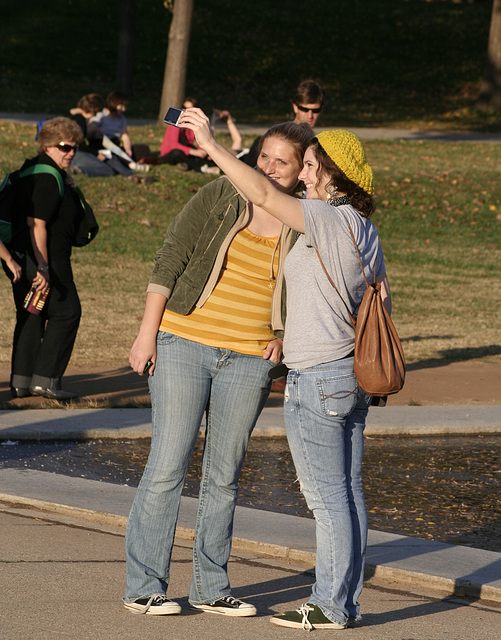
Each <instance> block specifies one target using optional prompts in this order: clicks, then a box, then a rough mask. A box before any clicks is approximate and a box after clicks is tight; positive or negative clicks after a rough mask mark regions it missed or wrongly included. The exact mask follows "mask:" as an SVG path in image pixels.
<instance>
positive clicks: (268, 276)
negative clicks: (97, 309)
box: [160, 228, 278, 356]
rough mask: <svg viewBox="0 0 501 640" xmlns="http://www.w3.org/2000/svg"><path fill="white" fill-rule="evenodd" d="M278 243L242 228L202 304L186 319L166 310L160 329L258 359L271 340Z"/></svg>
mask: <svg viewBox="0 0 501 640" xmlns="http://www.w3.org/2000/svg"><path fill="white" fill-rule="evenodd" d="M277 245H278V236H277V237H274V238H264V237H261V236H257V235H255V234H254V233H252V232H251V231H249V229H247V228H245V229H242V230H241V231H239V232H238V233H237V235H236V236H235V238H234V239H233V241H232V243H231V244H230V247H229V249H228V252H227V255H226V259H225V263H224V265H223V269H222V271H221V275H220V277H219V280H218V283H217V284H216V286H215V288H214V290H213V291H212V294H211V295H210V297H209V298H208V300H207V302H206V303H205V304H204V305H203V306H202V307H201V308H198V307H195V309H194V310H193V311H192V312H191V313H189V314H188V315H187V316H183V315H180V314H177V313H174V312H172V311H168V310H167V309H166V310H165V311H164V314H163V317H162V322H161V323H160V330H161V331H166V332H167V333H173V334H175V335H177V336H180V337H181V338H186V339H187V340H193V341H194V342H200V343H202V344H206V345H208V346H211V347H220V348H222V349H230V350H231V351H236V352H238V353H245V354H248V355H256V356H261V355H262V354H263V350H264V349H265V347H266V345H267V344H268V342H269V341H270V340H272V339H273V338H274V335H273V332H272V331H271V329H270V316H271V297H272V294H273V287H274V282H275V275H276V273H277V268H278V251H277V250H276V249H277ZM272 263H273V265H272Z"/></svg>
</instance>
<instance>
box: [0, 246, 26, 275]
mask: <svg viewBox="0 0 501 640" xmlns="http://www.w3.org/2000/svg"><path fill="white" fill-rule="evenodd" d="M0 258H1V259H2V260H3V261H4V262H5V264H6V265H7V267H8V268H9V270H10V271H11V272H12V276H13V278H12V280H13V282H17V281H18V280H19V278H20V277H21V273H22V269H21V266H20V265H19V264H17V262H16V261H15V260H14V258H13V257H12V255H11V253H10V251H9V250H8V249H7V247H6V246H5V245H4V243H3V242H2V241H1V240H0Z"/></svg>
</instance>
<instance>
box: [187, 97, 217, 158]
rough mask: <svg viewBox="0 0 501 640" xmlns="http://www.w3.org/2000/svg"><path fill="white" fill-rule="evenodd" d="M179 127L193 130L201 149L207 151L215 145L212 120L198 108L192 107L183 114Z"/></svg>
mask: <svg viewBox="0 0 501 640" xmlns="http://www.w3.org/2000/svg"><path fill="white" fill-rule="evenodd" d="M178 126H179V127H180V128H181V129H191V131H193V133H194V134H195V140H196V142H197V144H198V146H199V147H201V148H202V149H204V150H205V151H207V153H208V148H210V147H211V145H212V144H214V143H215V140H214V137H213V135H212V131H211V128H210V120H209V118H208V117H207V116H206V115H205V113H204V112H203V111H202V109H199V108H198V107H190V108H189V109H186V110H185V111H183V113H182V114H181V116H180V118H179V121H178Z"/></svg>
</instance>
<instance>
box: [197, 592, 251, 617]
mask: <svg viewBox="0 0 501 640" xmlns="http://www.w3.org/2000/svg"><path fill="white" fill-rule="evenodd" d="M190 606H191V607H193V608H194V609H201V610H202V611H206V612H207V613H220V614H221V615H223V616H238V617H242V618H243V617H246V616H255V615H256V613H257V610H256V607H255V606H254V605H253V604H249V603H248V602H242V601H241V600H237V599H236V598H233V597H232V596H223V597H222V598H219V600H215V601H214V602H211V603H209V604H190Z"/></svg>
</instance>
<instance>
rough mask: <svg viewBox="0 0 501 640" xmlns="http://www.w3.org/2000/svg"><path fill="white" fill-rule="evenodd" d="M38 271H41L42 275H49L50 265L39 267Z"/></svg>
mask: <svg viewBox="0 0 501 640" xmlns="http://www.w3.org/2000/svg"><path fill="white" fill-rule="evenodd" d="M38 271H40V273H47V272H48V271H49V265H48V264H46V265H45V266H43V267H38Z"/></svg>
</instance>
